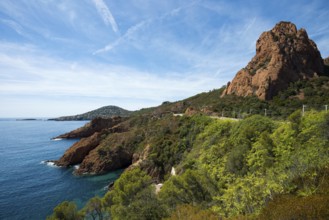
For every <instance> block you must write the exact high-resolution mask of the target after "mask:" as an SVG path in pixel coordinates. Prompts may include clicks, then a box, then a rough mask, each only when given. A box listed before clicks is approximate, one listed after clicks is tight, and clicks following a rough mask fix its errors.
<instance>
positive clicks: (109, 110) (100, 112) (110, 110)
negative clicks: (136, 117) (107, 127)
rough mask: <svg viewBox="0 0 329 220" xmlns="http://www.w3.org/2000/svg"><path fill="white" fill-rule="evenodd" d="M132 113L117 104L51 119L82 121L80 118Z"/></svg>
mask: <svg viewBox="0 0 329 220" xmlns="http://www.w3.org/2000/svg"><path fill="white" fill-rule="evenodd" d="M131 114H132V112H131V111H128V110H126V109H123V108H120V107H117V106H112V105H110V106H104V107H101V108H98V109H95V110H93V111H89V112H86V113H83V114H79V115H73V116H62V117H59V118H53V119H49V120H55V121H80V120H92V119H94V118H97V117H103V118H111V117H113V116H121V117H128V116H130V115H131Z"/></svg>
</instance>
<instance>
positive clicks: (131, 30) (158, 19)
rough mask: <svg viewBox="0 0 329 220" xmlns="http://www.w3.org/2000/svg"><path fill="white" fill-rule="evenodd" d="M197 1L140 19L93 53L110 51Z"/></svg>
mask: <svg viewBox="0 0 329 220" xmlns="http://www.w3.org/2000/svg"><path fill="white" fill-rule="evenodd" d="M198 2H200V1H199V0H197V1H192V2H191V3H189V4H186V5H183V6H180V7H176V8H174V9H172V10H170V11H169V12H166V13H164V14H162V15H160V16H157V17H154V18H149V19H146V20H143V21H140V22H139V23H137V24H135V25H133V26H131V27H130V28H128V30H127V31H126V32H125V34H124V35H122V36H120V37H119V38H118V39H117V40H116V41H114V42H113V43H110V44H108V45H106V46H105V47H103V48H101V49H99V50H97V51H95V52H94V53H93V54H94V55H95V54H98V53H103V52H107V51H111V50H112V49H114V48H115V47H117V46H119V45H120V44H122V43H124V42H126V41H129V40H130V39H131V37H132V36H134V35H135V34H139V31H141V30H143V28H145V27H147V26H149V25H151V24H156V25H157V24H160V23H161V21H162V20H164V19H166V18H168V17H172V16H177V15H178V14H179V13H180V12H181V11H182V10H184V9H187V8H190V7H193V6H195V5H196V4H197V3H198Z"/></svg>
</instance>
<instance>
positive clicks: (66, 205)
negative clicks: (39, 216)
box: [47, 201, 83, 220]
mask: <svg viewBox="0 0 329 220" xmlns="http://www.w3.org/2000/svg"><path fill="white" fill-rule="evenodd" d="M79 219H83V218H82V215H81V214H80V213H78V210H77V206H76V205H75V203H73V202H68V201H64V202H62V203H60V204H59V205H57V206H56V207H55V208H54V212H53V214H52V215H50V216H48V217H47V220H79Z"/></svg>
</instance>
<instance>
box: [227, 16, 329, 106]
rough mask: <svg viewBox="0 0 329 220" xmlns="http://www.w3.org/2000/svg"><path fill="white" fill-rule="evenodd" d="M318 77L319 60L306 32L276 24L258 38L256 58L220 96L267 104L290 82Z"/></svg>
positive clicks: (292, 25)
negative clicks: (247, 98) (255, 100)
mask: <svg viewBox="0 0 329 220" xmlns="http://www.w3.org/2000/svg"><path fill="white" fill-rule="evenodd" d="M322 73H324V65H323V60H322V58H321V55H320V52H319V51H318V49H317V46H316V44H315V43H314V42H313V41H312V40H310V39H309V38H308V35H307V32H306V30H304V29H300V30H297V28H296V26H295V25H294V24H292V23H290V22H280V23H278V24H277V25H275V27H274V28H273V29H272V30H270V31H267V32H264V33H263V34H261V36H260V38H259V39H258V41H257V43H256V55H255V56H254V57H253V58H252V60H251V61H250V62H249V64H248V65H247V66H246V67H245V68H243V69H242V70H240V71H239V72H238V73H237V74H236V76H235V77H234V79H233V80H232V82H230V83H228V85H227V88H226V89H225V90H224V92H223V94H222V96H224V95H228V94H234V95H238V96H252V95H255V96H257V97H258V98H260V99H262V100H270V99H272V98H273V96H275V95H276V94H278V92H279V91H281V90H284V89H286V88H287V87H288V86H289V84H290V83H291V82H295V81H298V80H300V79H306V78H312V77H314V76H317V75H319V74H322Z"/></svg>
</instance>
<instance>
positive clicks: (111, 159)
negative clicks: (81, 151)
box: [76, 147, 133, 175]
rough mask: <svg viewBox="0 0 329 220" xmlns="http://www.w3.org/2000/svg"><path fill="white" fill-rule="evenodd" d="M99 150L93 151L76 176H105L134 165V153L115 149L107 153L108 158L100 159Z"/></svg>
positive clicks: (85, 159)
mask: <svg viewBox="0 0 329 220" xmlns="http://www.w3.org/2000/svg"><path fill="white" fill-rule="evenodd" d="M98 150H99V149H98V148H96V149H95V150H93V151H91V152H90V154H88V155H87V156H86V157H85V158H84V160H83V161H82V163H81V164H80V166H79V169H77V170H76V174H78V175H83V174H103V173H106V172H110V171H115V170H118V169H122V168H126V167H128V166H129V165H131V164H132V156H133V153H132V152H130V151H129V150H128V149H124V148H122V147H114V148H112V149H110V150H109V151H107V152H106V154H107V156H106V158H100V157H99V156H100V154H99V151H98Z"/></svg>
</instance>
